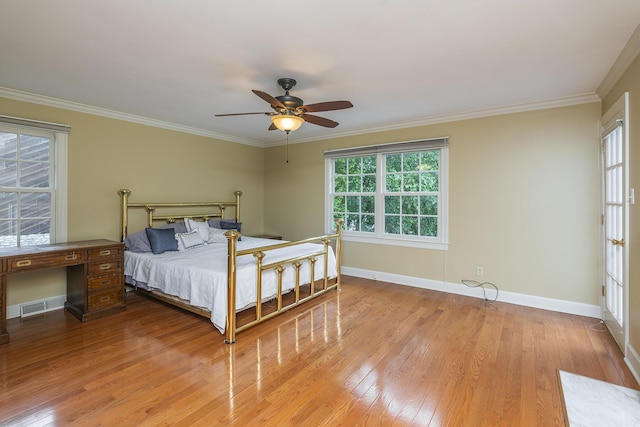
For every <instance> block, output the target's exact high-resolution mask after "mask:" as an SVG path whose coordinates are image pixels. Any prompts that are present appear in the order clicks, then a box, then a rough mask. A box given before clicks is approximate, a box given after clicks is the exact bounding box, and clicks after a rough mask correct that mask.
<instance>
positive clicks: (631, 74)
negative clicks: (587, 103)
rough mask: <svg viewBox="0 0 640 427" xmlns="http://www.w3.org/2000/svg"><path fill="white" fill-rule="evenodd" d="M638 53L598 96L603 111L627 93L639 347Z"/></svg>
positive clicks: (634, 329) (632, 311)
mask: <svg viewBox="0 0 640 427" xmlns="http://www.w3.org/2000/svg"><path fill="white" fill-rule="evenodd" d="M639 76H640V56H638V57H636V59H635V61H633V63H632V64H631V66H629V68H628V69H627V70H626V72H625V73H624V74H623V76H622V77H621V78H620V79H619V80H618V81H617V82H616V84H615V85H614V86H613V89H611V90H610V91H609V93H607V94H604V96H603V99H602V111H603V112H606V111H607V110H608V109H609V108H610V107H611V106H612V105H613V104H614V103H615V102H616V101H617V100H618V99H619V98H620V97H621V96H622V95H623V93H624V92H629V104H630V105H629V114H630V116H631V117H630V121H631V123H630V124H629V134H630V135H629V163H628V164H629V185H630V188H635V190H636V204H635V205H631V206H630V208H629V241H628V245H629V341H630V343H631V345H632V346H633V348H635V349H636V351H639V350H640V262H638V261H639V260H640V210H639V209H640V208H639V206H638V205H639V204H640V170H639V168H638V165H640V78H639Z"/></svg>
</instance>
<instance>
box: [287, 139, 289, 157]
mask: <svg viewBox="0 0 640 427" xmlns="http://www.w3.org/2000/svg"><path fill="white" fill-rule="evenodd" d="M287 163H289V132H287Z"/></svg>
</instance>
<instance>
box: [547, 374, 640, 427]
mask: <svg viewBox="0 0 640 427" xmlns="http://www.w3.org/2000/svg"><path fill="white" fill-rule="evenodd" d="M558 372H559V377H560V389H561V391H562V396H563V398H564V409H565V415H566V418H567V421H568V426H570V427H591V426H594V427H595V426H597V427H608V426H614V427H626V426H629V427H638V426H640V391H637V390H633V389H630V388H626V387H621V386H618V385H615V384H610V383H606V382H604V381H598V380H594V379H591V378H587V377H583V376H581V375H576V374H571V373H569V372H564V371H558Z"/></svg>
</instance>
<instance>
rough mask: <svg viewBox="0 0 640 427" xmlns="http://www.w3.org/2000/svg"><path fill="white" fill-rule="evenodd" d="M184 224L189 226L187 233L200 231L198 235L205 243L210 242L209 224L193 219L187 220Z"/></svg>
mask: <svg viewBox="0 0 640 427" xmlns="http://www.w3.org/2000/svg"><path fill="white" fill-rule="evenodd" d="M184 223H185V224H186V226H187V231H194V230H198V234H199V235H200V238H201V239H202V241H203V242H206V241H207V240H209V223H207V222H202V221H195V220H193V219H191V218H185V219H184Z"/></svg>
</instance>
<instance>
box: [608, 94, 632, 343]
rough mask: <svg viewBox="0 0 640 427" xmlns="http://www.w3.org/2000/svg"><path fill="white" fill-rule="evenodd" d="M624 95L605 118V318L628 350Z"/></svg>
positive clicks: (626, 177)
mask: <svg viewBox="0 0 640 427" xmlns="http://www.w3.org/2000/svg"><path fill="white" fill-rule="evenodd" d="M627 97H628V95H627V94H625V95H624V96H623V97H622V98H621V99H620V101H618V102H617V103H616V104H615V105H614V106H613V107H612V108H611V110H610V111H609V112H608V113H607V114H605V116H604V117H603V129H604V130H603V134H602V149H603V150H602V154H603V155H602V167H603V187H604V188H603V190H604V191H603V233H602V236H603V241H602V248H603V261H604V266H603V273H604V285H603V304H602V306H603V307H602V309H603V320H604V322H605V324H606V325H607V327H608V328H609V330H610V331H611V334H612V335H613V337H614V339H615V340H616V342H617V343H618V345H619V346H620V348H621V349H622V351H623V352H625V346H626V342H627V323H628V318H629V316H628V313H627V311H628V304H627V301H628V290H627V282H628V277H629V273H628V253H629V252H628V249H627V247H626V245H625V242H626V240H627V238H628V237H627V224H628V223H627V216H628V201H629V200H628V197H627V195H628V194H629V193H628V182H629V180H628V166H627V137H626V136H627V132H626V125H627V121H626V117H625V115H626V111H627V110H628V109H627V108H625V107H626V105H628V104H627V102H628V101H627Z"/></svg>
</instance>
